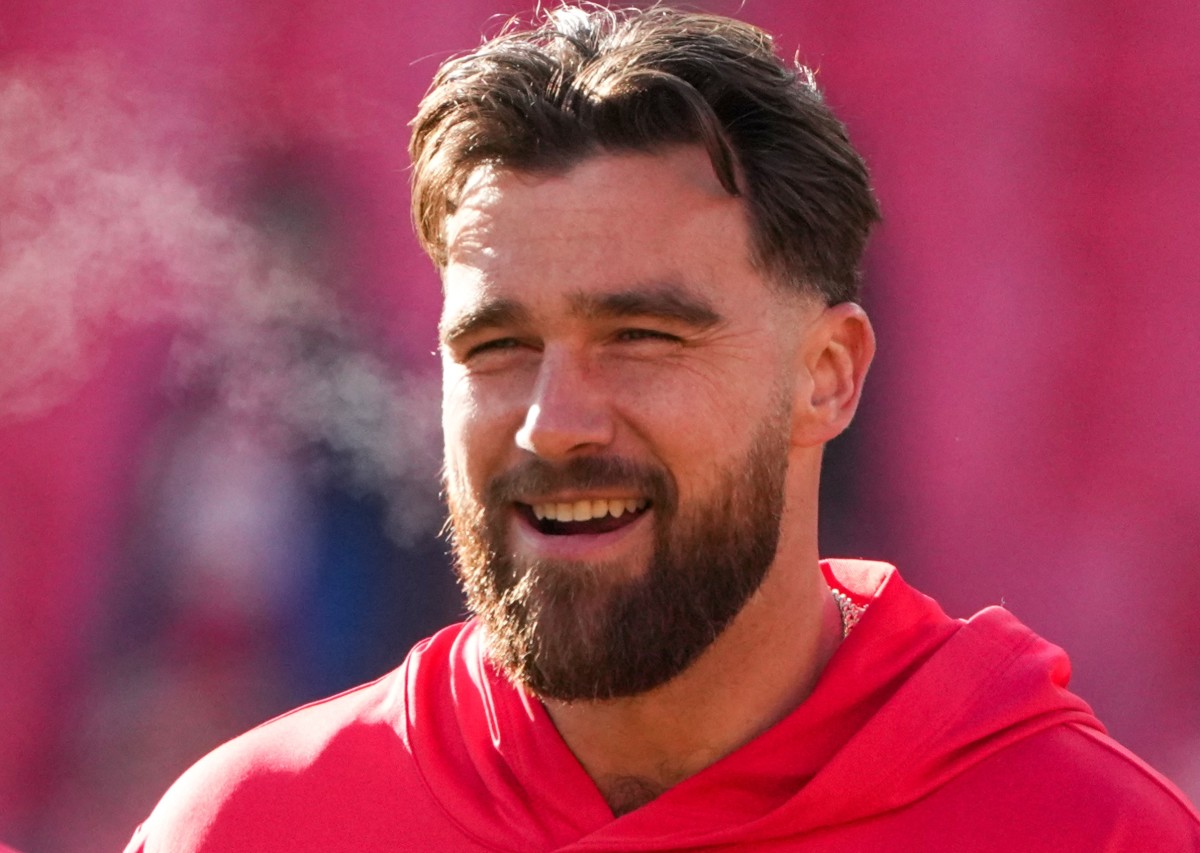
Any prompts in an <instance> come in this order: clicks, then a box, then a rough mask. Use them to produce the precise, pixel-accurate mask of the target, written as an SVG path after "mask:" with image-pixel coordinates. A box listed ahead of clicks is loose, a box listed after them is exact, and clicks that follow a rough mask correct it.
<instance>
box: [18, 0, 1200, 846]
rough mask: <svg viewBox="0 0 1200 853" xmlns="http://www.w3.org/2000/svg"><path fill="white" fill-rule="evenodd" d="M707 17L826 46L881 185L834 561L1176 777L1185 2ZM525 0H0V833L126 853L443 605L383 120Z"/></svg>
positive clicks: (1181, 752) (1197, 622)
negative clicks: (219, 762)
mask: <svg viewBox="0 0 1200 853" xmlns="http://www.w3.org/2000/svg"><path fill="white" fill-rule="evenodd" d="M697 5H699V6H701V7H703V8H707V9H709V10H712V11H716V12H721V13H726V14H737V15H739V16H741V17H744V18H746V19H748V20H751V21H753V22H755V23H757V24H759V25H761V26H763V27H765V28H766V29H767V30H769V31H770V32H772V33H774V34H776V35H777V37H778V42H779V46H780V48H781V50H782V51H783V52H784V53H785V54H790V53H791V52H792V51H793V50H798V55H799V57H800V58H801V59H802V60H803V61H805V62H806V63H808V64H810V65H812V66H814V67H816V68H817V69H818V80H819V82H820V83H821V85H822V86H823V88H825V90H826V92H827V96H828V99H829V100H830V102H831V103H832V104H833V106H834V108H835V110H836V111H837V112H838V113H839V115H840V116H841V117H842V118H843V119H844V120H845V121H846V122H847V124H848V125H849V127H850V131H851V135H852V138H853V139H854V140H855V142H856V143H857V145H858V146H859V147H860V149H861V150H863V151H864V153H865V154H866V156H867V158H868V161H869V162H870V164H871V166H872V170H873V174H874V178H875V183H876V187H877V190H878V194H879V196H880V199H881V202H882V205H883V209H884V215H885V220H886V221H885V223H884V225H883V226H882V227H881V228H880V230H879V232H878V234H877V235H876V237H875V238H874V241H873V244H872V247H871V250H870V254H869V258H868V263H867V292H866V297H865V302H866V305H867V308H868V310H869V311H870V312H871V314H872V316H873V318H874V319H875V321H876V325H877V331H878V334H879V337H880V341H881V351H880V355H879V358H878V361H877V363H876V367H875V370H874V372H873V374H872V377H871V380H870V382H869V383H868V389H867V400H866V402H865V404H864V408H863V411H862V412H861V415H860V418H859V420H858V422H857V423H856V424H855V426H854V427H853V428H852V430H851V431H850V433H849V434H848V435H847V436H845V437H843V438H842V439H840V440H839V441H838V442H836V443H835V444H834V445H833V446H832V447H831V449H830V453H829V467H828V471H827V475H826V480H827V482H826V489H825V491H826V494H825V499H826V500H825V509H824V514H823V518H822V527H823V537H824V550H825V552H826V553H827V554H829V555H830V556H867V557H873V558H881V559H888V560H891V561H893V562H896V563H897V564H898V565H900V567H901V569H902V571H903V572H904V573H905V575H906V577H907V578H908V579H909V580H910V582H913V583H915V584H916V585H917V586H918V587H919V588H921V589H923V590H925V591H926V592H929V593H931V594H933V595H934V596H936V597H937V598H938V599H939V600H941V601H942V603H943V605H944V606H945V608H946V609H947V610H948V611H949V612H950V613H951V614H953V615H960V616H962V615H968V614H970V613H972V612H974V611H975V610H977V609H979V608H981V607H984V606H986V605H989V604H997V603H1003V604H1005V605H1006V606H1008V607H1009V608H1010V609H1011V610H1012V611H1013V612H1014V613H1016V614H1017V616H1019V617H1020V618H1021V619H1022V620H1024V621H1025V622H1026V623H1028V624H1029V625H1030V626H1031V627H1033V628H1034V629H1035V630H1037V631H1039V632H1040V633H1042V634H1043V635H1045V636H1046V637H1047V638H1049V639H1051V640H1052V641H1054V642H1057V643H1059V644H1060V645H1063V646H1064V647H1066V648H1067V650H1068V651H1069V652H1070V653H1071V655H1072V659H1073V661H1074V665H1075V676H1074V682H1073V683H1074V685H1075V687H1076V689H1077V690H1078V692H1079V693H1081V694H1082V695H1083V696H1084V698H1086V699H1087V700H1088V701H1090V702H1091V703H1092V704H1093V705H1094V706H1095V708H1096V710H1097V712H1098V713H1099V715H1100V716H1101V718H1102V719H1103V720H1105V722H1106V723H1107V724H1108V725H1109V727H1110V729H1111V730H1112V732H1113V733H1114V734H1115V735H1116V736H1117V737H1118V738H1119V739H1120V740H1122V741H1124V742H1125V743H1126V744H1127V745H1129V746H1130V747H1132V748H1133V749H1134V750H1135V751H1138V752H1140V753H1141V754H1143V755H1144V757H1146V758H1147V759H1148V760H1149V761H1150V762H1151V763H1153V764H1155V765H1156V766H1158V767H1159V768H1160V769H1162V770H1163V771H1164V772H1166V773H1167V774H1168V775H1169V776H1170V777H1171V778H1173V779H1174V780H1175V781H1176V782H1177V783H1178V784H1179V785H1180V786H1181V787H1182V788H1183V789H1184V790H1185V791H1186V792H1188V793H1189V795H1190V796H1191V797H1192V798H1193V799H1196V798H1197V797H1200V712H1198V711H1197V708H1200V659H1198V658H1197V650H1200V619H1197V618H1196V617H1195V615H1194V614H1193V607H1194V602H1195V601H1196V600H1197V599H1200V572H1197V568H1200V440H1198V437H1200V333H1197V332H1196V330H1195V328H1194V326H1195V325H1196V322H1197V319H1196V318H1197V317H1198V316H1200V238H1198V237H1197V234H1200V201H1198V199H1200V160H1198V153H1200V111H1198V110H1197V109H1196V108H1195V104H1196V103H1200V15H1198V14H1197V10H1196V7H1195V4H1194V3H1192V2H1190V0H1164V2H1161V3H1156V4H1141V5H1138V4H1132V5H1131V4H1127V3H1122V2H1117V0H1087V2H1083V0H1051V2H1048V3H1041V4H1034V5H1031V4H1027V3H1018V2H1015V1H1014V0H996V2H992V3H988V4H983V5H976V4H965V3H960V2H950V0H914V2H911V3H905V4H891V5H889V4H876V3H866V2H859V1H858V0H839V2H832V0H746V2H744V3H733V2H710V3H702V4H697ZM526 8H527V6H526V5H525V4H517V3H508V2H503V3H498V2H494V1H493V2H488V3H485V2H482V0H455V2H452V3H444V4H418V3H416V2H407V0H393V2H386V3H385V2H379V0H361V2H355V3H350V4H346V3H333V2H329V0H289V2H277V0H269V1H268V2H253V3H251V2H247V0H218V1H217V2H208V3H198V2H184V0H170V2H161V0H155V2H151V0H107V2H104V3H99V2H94V0H59V2H56V3H54V4H46V3H43V2H39V0H6V3H5V4H4V6H3V7H2V8H0V838H2V839H4V840H5V841H8V842H9V843H12V844H15V845H17V846H20V847H24V848H25V849H27V850H29V851H37V850H43V849H44V850H57V851H67V853H70V851H76V850H78V851H83V850H99V849H114V848H115V849H119V848H120V847H121V845H122V844H123V843H124V840H125V839H126V838H127V836H128V835H129V833H130V832H131V831H132V829H133V826H134V825H135V824H136V823H137V822H138V821H139V820H140V819H141V818H142V817H143V816H144V815H145V813H146V812H148V810H149V809H150V808H151V807H152V806H153V804H154V802H155V801H156V799H157V798H158V796H159V795H160V794H161V792H162V791H163V789H164V788H165V787H166V785H168V784H169V782H170V781H171V780H172V779H173V778H174V777H175V776H176V775H178V773H179V772H181V771H182V770H183V769H184V768H185V767H186V766H187V765H188V764H190V763H191V762H192V761H193V760H195V759H196V758H197V757H199V756H200V755H201V754H203V753H204V752H205V751H207V750H208V749H209V748H211V747H212V746H214V745H216V744H217V743H218V742H220V741H221V740H224V739H226V738H227V737H229V736H232V735H233V734H236V733H237V732H238V731H241V730H243V729H245V728H247V727H248V726H251V725H253V724H255V723H257V722H260V721H261V720H263V719H265V718H267V717H269V716H271V715H273V714H274V713H277V712H279V711H281V710H283V709H285V708H287V707H290V706H292V705H295V704H297V703H299V702H302V701H306V700H308V699H311V698H315V697H317V696H321V695H325V694H328V693H331V692H334V691H337V690H339V689H342V688H344V687H347V686H350V685H352V684H354V683H358V682H360V681H363V680H366V679H368V678H371V677H373V676H375V675H378V674H380V673H382V672H384V671H385V670H387V669H388V668H390V667H391V666H392V665H394V664H395V663H396V662H398V661H399V659H400V657H401V656H402V655H403V653H404V651H405V650H406V649H407V647H408V646H409V645H410V644H411V643H412V642H413V641H415V640H416V639H419V638H420V637H421V636H423V635H424V634H426V633H428V632H429V631H431V630H433V629H435V628H436V627H438V626H439V625H440V624H443V623H445V622H447V621H450V620H452V619H455V618H457V616H458V614H459V613H460V612H461V606H460V604H459V601H458V597H457V594H456V592H455V590H454V589H453V585H452V582H451V581H450V574H449V570H448V568H447V567H446V559H445V555H444V546H443V545H442V544H441V543H440V542H439V541H438V540H437V538H436V533H437V529H438V525H439V520H438V514H439V512H440V510H439V508H438V504H437V497H436V471H437V460H438V453H439V450H438V447H437V439H436V418H437V414H436V404H437V385H436V382H437V380H436V375H435V374H436V359H435V358H433V357H432V356H431V352H432V350H433V348H434V323H435V320H436V314H437V309H438V289H437V281H436V277H435V275H434V274H433V271H432V269H431V268H430V266H429V264H428V262H427V261H426V260H425V258H424V257H423V256H422V255H421V254H420V252H419V250H418V249H417V247H416V243H415V240H414V239H413V237H412V236H411V233H410V229H409V224H408V212H407V174H406V171H405V170H406V168H407V163H406V158H405V154H404V149H405V146H406V144H407V128H406V122H407V120H408V118H409V117H410V116H411V115H412V113H413V111H414V108H415V105H416V103H417V101H418V99H419V98H420V96H421V94H422V92H423V91H424V89H425V87H426V85H427V84H428V81H429V79H430V78H431V76H432V74H433V72H434V70H435V68H436V67H437V65H438V63H439V62H440V61H441V60H442V59H444V58H445V57H446V56H448V55H450V54H451V53H453V52H456V51H459V50H462V49H465V48H468V47H470V46H472V45H474V44H475V43H477V42H478V40H479V38H480V36H481V33H483V32H494V31H495V29H496V28H497V27H498V26H499V23H500V21H501V20H502V19H503V17H504V16H506V15H507V14H509V13H512V12H519V11H525V10H526Z"/></svg>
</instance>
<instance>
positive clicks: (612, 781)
mask: <svg viewBox="0 0 1200 853" xmlns="http://www.w3.org/2000/svg"><path fill="white" fill-rule="evenodd" d="M597 786H598V787H599V788H600V793H601V795H602V796H603V797H604V801H605V802H606V803H608V807H609V808H610V809H611V810H612V813H613V816H614V817H621V816H622V815H627V814H629V813H630V812H631V811H634V810H635V809H640V808H641V807H642V806H644V805H646V804H647V803H649V802H650V801H651V800H654V799H656V798H657V797H658V796H659V795H660V794H662V793H663V792H664V791H666V790H667V786H666V785H662V784H659V783H658V782H654V781H651V780H650V779H644V778H642V777H639V776H607V777H605V778H604V779H602V780H600V781H599V782H598V783H597Z"/></svg>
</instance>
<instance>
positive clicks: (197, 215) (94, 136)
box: [0, 56, 439, 532]
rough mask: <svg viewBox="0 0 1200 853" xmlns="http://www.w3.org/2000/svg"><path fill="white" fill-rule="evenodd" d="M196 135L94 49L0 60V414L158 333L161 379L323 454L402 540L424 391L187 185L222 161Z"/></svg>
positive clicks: (423, 467) (27, 412) (318, 293)
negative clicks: (400, 507)
mask: <svg viewBox="0 0 1200 853" xmlns="http://www.w3.org/2000/svg"><path fill="white" fill-rule="evenodd" d="M199 130H201V129H199V128H196V127H190V126H188V121H187V119H186V117H185V116H181V114H180V111H179V110H175V111H174V112H173V111H172V110H171V109H168V108H164V107H163V105H162V104H156V103H153V99H152V97H151V96H150V95H148V94H145V93H140V94H139V93H136V92H134V91H133V90H132V89H131V87H130V85H129V81H128V80H125V79H121V77H120V75H119V73H118V72H116V71H115V70H114V69H113V68H112V67H111V65H110V64H108V63H106V62H105V61H104V60H103V59H102V58H99V57H96V56H92V57H86V58H75V59H72V60H71V61H69V62H65V63H63V62H59V63H57V64H55V63H50V62H47V61H37V60H29V59H27V60H21V59H19V58H13V57H9V58H8V59H5V60H3V64H0V419H14V418H27V417H34V416H37V415H39V414H41V413H44V412H46V411H48V410H49V409H50V408H52V407H54V406H56V405H58V404H60V403H61V402H63V401H65V400H67V399H69V397H70V395H71V393H72V391H73V390H75V389H76V388H77V387H78V386H79V385H80V384H81V383H83V382H84V381H85V380H86V379H87V378H88V376H89V374H90V372H91V371H93V370H95V367H96V365H97V364H99V363H102V361H103V358H104V348H105V343H106V341H109V340H112V339H113V337H114V336H116V335H119V334H121V333H122V332H123V331H128V330H130V329H135V328H138V327H146V326H155V327H159V326H161V327H163V328H167V329H171V330H174V331H175V332H176V335H177V336H176V339H175V342H174V346H173V349H172V352H173V360H172V364H171V366H170V370H169V371H168V373H169V374H170V375H171V377H172V379H173V381H177V382H181V383H185V384H186V383H195V382H200V381H203V382H205V383H207V384H209V385H211V386H213V387H215V388H216V390H217V392H218V395H219V397H220V399H221V400H222V401H223V402H224V404H225V405H227V406H228V407H229V409H230V411H231V412H232V413H233V414H235V415H236V416H237V417H239V418H246V419H248V420H250V421H252V422H254V423H255V424H256V425H257V426H258V427H259V428H261V429H263V430H265V431H267V432H269V433H270V434H272V435H273V436H274V437H275V438H276V439H278V440H280V441H282V442H285V443H286V444H290V445H292V446H300V445H302V444H309V443H320V444H322V445H324V446H325V447H327V448H329V449H330V450H332V451H333V455H334V456H335V457H337V458H339V459H342V460H344V461H345V462H346V463H347V465H348V466H349V468H350V469H351V471H352V473H353V475H354V476H355V479H356V481H357V482H358V483H359V484H360V485H361V486H363V487H366V488H371V489H374V490H377V491H379V492H381V493H382V494H384V495H385V496H387V497H389V498H391V499H392V503H393V504H394V505H395V504H396V503H397V502H399V503H403V504H405V506H404V511H403V514H402V515H403V517H404V518H405V519H406V522H405V524H406V526H407V527H408V530H409V532H412V531H413V527H414V525H415V526H417V527H418V528H424V527H426V526H427V525H428V524H430V523H433V522H434V521H435V518H436V516H437V515H438V514H439V509H438V506H437V501H436V500H434V499H433V494H434V489H435V486H434V485H433V479H434V476H433V475H434V474H435V473H436V467H437V448H438V439H437V412H436V399H437V391H436V387H435V385H434V383H433V381H432V380H431V379H430V378H429V377H415V376H400V375H398V373H397V372H396V371H395V370H393V369H392V368H390V367H389V366H388V365H385V364H384V363H382V361H380V360H379V359H378V358H377V357H375V356H373V355H371V354H369V353H368V352H367V351H366V350H365V349H364V348H363V347H361V346H359V345H358V343H357V341H356V334H357V331H356V329H355V327H354V324H353V323H352V322H351V321H350V319H349V318H348V317H347V316H346V314H345V312H344V311H343V310H342V309H341V308H340V306H339V305H338V304H337V300H336V298H335V294H334V293H333V292H332V291H331V289H330V288H329V287H327V286H325V285H324V284H323V283H322V282H320V281H318V280H316V279H315V278H314V276H313V275H312V274H311V273H309V272H308V271H307V270H306V269H305V268H304V267H303V265H302V264H300V263H299V262H297V261H296V260H295V259H294V258H292V257H289V256H288V252H287V250H286V249H285V248H282V247H281V246H280V245H279V244H278V243H277V242H274V241H271V240H269V239H268V238H267V237H266V236H265V235H264V233H263V232H262V231H261V230H260V229H258V228H255V227H254V226H252V225H250V224H248V223H246V222H244V221H241V220H239V219H238V218H237V217H235V216H233V215H230V214H228V213H226V212H224V211H222V210H221V209H219V208H218V206H217V205H216V204H215V203H214V202H213V201H212V200H211V198H210V197H209V195H210V194H206V192H205V191H204V189H203V188H204V186H205V184H204V182H203V180H201V179H198V178H197V177H196V174H193V173H196V172H200V171H203V170H202V169H200V167H199V166H198V165H197V163H198V162H199V160H198V158H200V157H207V158H208V159H209V160H210V161H212V160H219V159H220V157H219V155H217V154H214V153H213V151H212V150H206V149H205V146H208V149H211V148H212V146H213V140H212V132H211V130H210V131H208V134H207V136H206V135H205V134H204V133H201V132H198V131H199ZM201 143H203V144H201ZM216 148H217V150H218V151H219V150H220V145H219V140H218V143H217V145H216ZM228 148H229V146H226V150H228ZM210 165H211V163H210ZM414 489H416V490H417V491H418V492H419V493H420V497H421V499H420V500H413V499H405V495H410V494H411V493H412V491H413V490H414ZM420 507H424V508H426V509H425V510H419V511H418V509H419V508H420ZM398 515H399V514H398Z"/></svg>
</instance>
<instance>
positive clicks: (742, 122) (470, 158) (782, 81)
mask: <svg viewBox="0 0 1200 853" xmlns="http://www.w3.org/2000/svg"><path fill="white" fill-rule="evenodd" d="M679 144H698V145H701V146H703V147H704V148H705V149H706V150H707V152H708V156H709V159H710V160H711V162H712V166H713V170H714V172H715V174H716V176H717V178H718V179H719V180H720V181H721V184H722V185H723V186H724V187H725V189H726V190H727V191H728V192H729V193H730V194H731V195H735V196H740V197H742V198H743V199H744V201H745V203H746V206H747V210H748V212H749V217H750V225H751V235H752V237H751V239H752V253H753V260H754V262H755V263H756V264H757V265H759V267H760V268H762V269H764V270H765V271H766V272H767V273H768V274H769V275H771V276H772V278H773V279H775V280H777V281H778V282H780V283H782V284H784V285H785V286H787V287H793V288H797V289H799V290H802V291H807V292H810V293H816V294H819V295H820V296H821V297H822V298H823V299H824V300H825V302H827V303H828V304H831V305H832V304H836V303H838V302H846V301H854V300H856V299H857V298H858V291H859V281H860V276H859V272H858V267H859V263H860V261H861V258H862V253H863V249H864V247H865V245H866V241H867V236H868V234H869V233H870V230H871V226H872V225H873V224H874V223H875V222H876V221H878V219H879V208H878V206H877V204H876V201H875V197H874V195H873V193H872V191H871V186H870V177H869V176H868V174H867V169H866V165H865V164H864V163H863V160H862V157H860V156H859V154H858V152H856V151H855V150H854V148H852V147H851V145H850V141H849V139H848V137H847V135H846V129H845V127H844V126H843V125H842V123H841V122H840V121H838V119H837V118H836V117H835V116H834V115H833V113H832V112H831V111H830V110H829V108H828V107H827V106H826V105H825V102H824V99H823V98H822V96H821V93H820V91H819V90H818V89H817V87H816V84H815V83H814V81H813V75H812V72H811V71H810V70H809V69H807V68H805V67H803V66H800V65H795V66H792V65H790V64H788V63H786V62H784V61H783V60H781V59H780V57H779V56H777V55H776V53H775V49H774V43H773V40H772V39H771V37H770V36H769V35H768V34H767V33H765V32H763V31H762V30H760V29H758V28H757V27H754V26H751V25H749V24H746V23H743V22H740V21H735V20H732V19H729V18H724V17H719V16H715V15H706V14H696V13H690V12H682V11H679V10H676V9H672V8H669V7H665V6H654V7H651V8H648V9H621V10H609V9H603V8H599V7H595V6H587V7H572V6H562V7H559V8H557V9H554V10H552V11H550V12H548V13H545V14H543V15H541V16H540V20H539V21H537V22H535V23H534V25H533V26H531V27H530V28H527V29H522V28H520V26H519V25H517V24H514V23H513V22H511V21H510V23H509V25H508V26H507V27H506V28H505V30H504V31H502V32H501V33H500V34H499V35H498V36H496V37H495V38H493V39H491V40H489V41H486V42H484V43H483V44H482V45H481V46H480V47H479V48H477V49H476V50H473V51H471V52H469V53H466V54H463V55H461V56H458V57H455V58H452V59H450V60H448V61H447V62H446V63H444V64H443V65H442V66H441V68H440V69H439V70H438V73H437V75H436V77H435V78H434V81H433V84H432V86H431V87H430V89H429V92H428V93H427V94H426V96H425V98H424V100H423V101H422V102H421V106H420V109H419V111H418V113H417V117H416V118H415V119H414V120H413V135H412V142H411V146H410V151H411V154H412V159H413V164H414V170H413V218H414V221H415V223H416V228H417V233H418V236H419V238H420V240H421V243H422V246H423V247H424V249H425V251H426V252H427V253H428V254H429V256H430V257H431V258H432V259H433V261H434V263H435V264H436V265H437V266H438V268H439V269H440V268H443V267H445V265H446V230H445V229H446V221H447V219H448V218H449V217H450V216H451V215H453V213H454V211H455V209H456V208H457V204H458V201H459V196H460V194H461V192H462V190H463V187H464V185H465V183H466V181H467V179H468V177H469V176H470V175H471V173H472V172H474V171H475V170H476V169H478V168H479V167H481V166H485V165H492V166H496V167H499V168H508V169H513V170H516V171H521V172H529V173H538V172H547V173H555V172H557V173H561V172H565V171H566V170H568V169H570V168H571V167H572V166H574V165H576V164H578V163H579V162H580V161H582V160H584V159H586V158H587V157H590V156H593V155H596V154H600V153H618V152H651V153H652V152H654V151H656V150H661V149H663V148H665V147H667V146H672V145H679Z"/></svg>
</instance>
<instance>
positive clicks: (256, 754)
mask: <svg viewBox="0 0 1200 853" xmlns="http://www.w3.org/2000/svg"><path fill="white" fill-rule="evenodd" d="M403 700H404V668H403V667H402V668H401V669H400V670H397V671H395V672H393V673H391V674H389V675H387V676H385V677H383V678H381V679H379V680H378V681H375V682H372V683H370V684H366V685H363V686H361V687H358V688H355V689H353V690H350V691H347V692H345V693H342V694H339V695H337V696H334V697H332V698H329V699H325V700H322V701H319V702H314V703H312V704H309V705H305V706H303V707H301V708H298V709H296V710H294V711H290V712H288V713H286V714H284V715H282V716H280V717H277V718H275V719H273V720H270V721H269V722H266V723H264V724H262V725H260V726H258V727H256V728H254V729H252V730H250V731H249V732H247V733H246V734H244V735H241V736H240V737H237V738H235V739H233V740H231V741H229V742H228V743H226V744H224V745H222V746H220V747H218V748H217V749H215V750H214V751H212V752H211V753H209V754H208V755H206V756H205V757H204V758H202V759H201V760H200V761H198V762H197V763H196V764H195V765H193V766H192V767H191V768H190V769H188V770H187V772H185V773H184V774H183V775H182V776H181V777H180V778H179V779H178V780H177V781H176V782H175V784H174V785H172V786H171V788H170V789H169V790H168V791H167V793H166V794H165V795H164V796H163V798H162V800H161V801H160V802H159V804H158V806H157V807H156V808H155V809H154V812H153V813H152V814H151V816H150V817H149V819H148V820H147V821H146V822H145V823H144V824H143V825H142V826H141V827H139V828H138V831H137V834H136V835H135V836H134V840H133V841H132V842H131V843H130V846H129V847H128V851H130V853H132V852H133V851H145V853H150V852H151V851H168V850H169V851H202V850H203V851H217V850H237V849H246V850H260V851H272V850H281V851H282V850H293V849H297V845H299V846H300V847H303V848H305V849H308V848H312V849H328V850H332V849H346V848H344V845H345V843H346V834H345V828H346V826H347V824H349V823H352V822H360V824H361V823H365V824H366V825H368V826H370V827H372V828H373V829H371V830H369V831H371V832H381V833H386V832H387V831H389V827H390V821H393V820H395V818H394V815H395V814H396V813H397V812H403V811H404V809H398V808H397V806H398V805H400V804H402V803H404V802H405V801H408V802H409V805H410V806H411V800H412V797H413V794H414V792H416V793H418V794H420V793H423V787H422V785H421V783H420V780H419V777H418V776H417V774H416V771H415V768H413V767H412V762H411V760H410V759H409V757H408V752H407V749H406V744H405V739H404V725H405V712H404V707H403ZM390 816H392V817H390ZM360 841H361V840H360ZM369 847H370V845H362V847H361V849H369Z"/></svg>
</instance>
